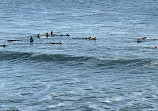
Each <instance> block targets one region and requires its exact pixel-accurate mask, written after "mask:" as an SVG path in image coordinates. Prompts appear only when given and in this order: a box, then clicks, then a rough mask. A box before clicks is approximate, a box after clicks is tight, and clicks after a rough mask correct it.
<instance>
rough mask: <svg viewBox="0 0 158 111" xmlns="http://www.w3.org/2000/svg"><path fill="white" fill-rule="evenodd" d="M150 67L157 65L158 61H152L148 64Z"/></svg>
mask: <svg viewBox="0 0 158 111" xmlns="http://www.w3.org/2000/svg"><path fill="white" fill-rule="evenodd" d="M150 64H151V65H158V60H153V61H151V62H150Z"/></svg>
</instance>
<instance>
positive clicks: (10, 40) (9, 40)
mask: <svg viewBox="0 0 158 111" xmlns="http://www.w3.org/2000/svg"><path fill="white" fill-rule="evenodd" d="M13 41H20V40H12V39H8V40H7V42H13Z"/></svg>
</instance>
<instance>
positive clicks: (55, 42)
mask: <svg viewBox="0 0 158 111" xmlns="http://www.w3.org/2000/svg"><path fill="white" fill-rule="evenodd" d="M50 44H63V43H62V42H61V41H60V42H52V43H50Z"/></svg>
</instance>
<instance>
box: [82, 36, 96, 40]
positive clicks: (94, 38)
mask: <svg viewBox="0 0 158 111" xmlns="http://www.w3.org/2000/svg"><path fill="white" fill-rule="evenodd" d="M83 39H88V40H96V37H92V36H90V37H87V38H83Z"/></svg>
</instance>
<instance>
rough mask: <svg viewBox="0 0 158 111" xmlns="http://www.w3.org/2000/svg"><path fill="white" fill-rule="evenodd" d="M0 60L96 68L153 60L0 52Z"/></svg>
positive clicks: (139, 63) (150, 60)
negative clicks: (79, 65)
mask: <svg viewBox="0 0 158 111" xmlns="http://www.w3.org/2000/svg"><path fill="white" fill-rule="evenodd" d="M0 60H1V61H2V60H15V61H18V60H22V61H25V60H26V61H27V60H29V61H36V62H58V63H66V62H73V63H89V64H91V65H92V64H93V65H95V66H97V67H102V66H111V65H112V66H114V65H118V66H119V65H143V64H151V65H153V62H152V61H155V59H139V58H137V59H120V58H118V59H116V58H111V59H109V58H106V57H105V58H96V57H87V56H71V55H64V54H36V53H29V52H11V51H5V52H0Z"/></svg>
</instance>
